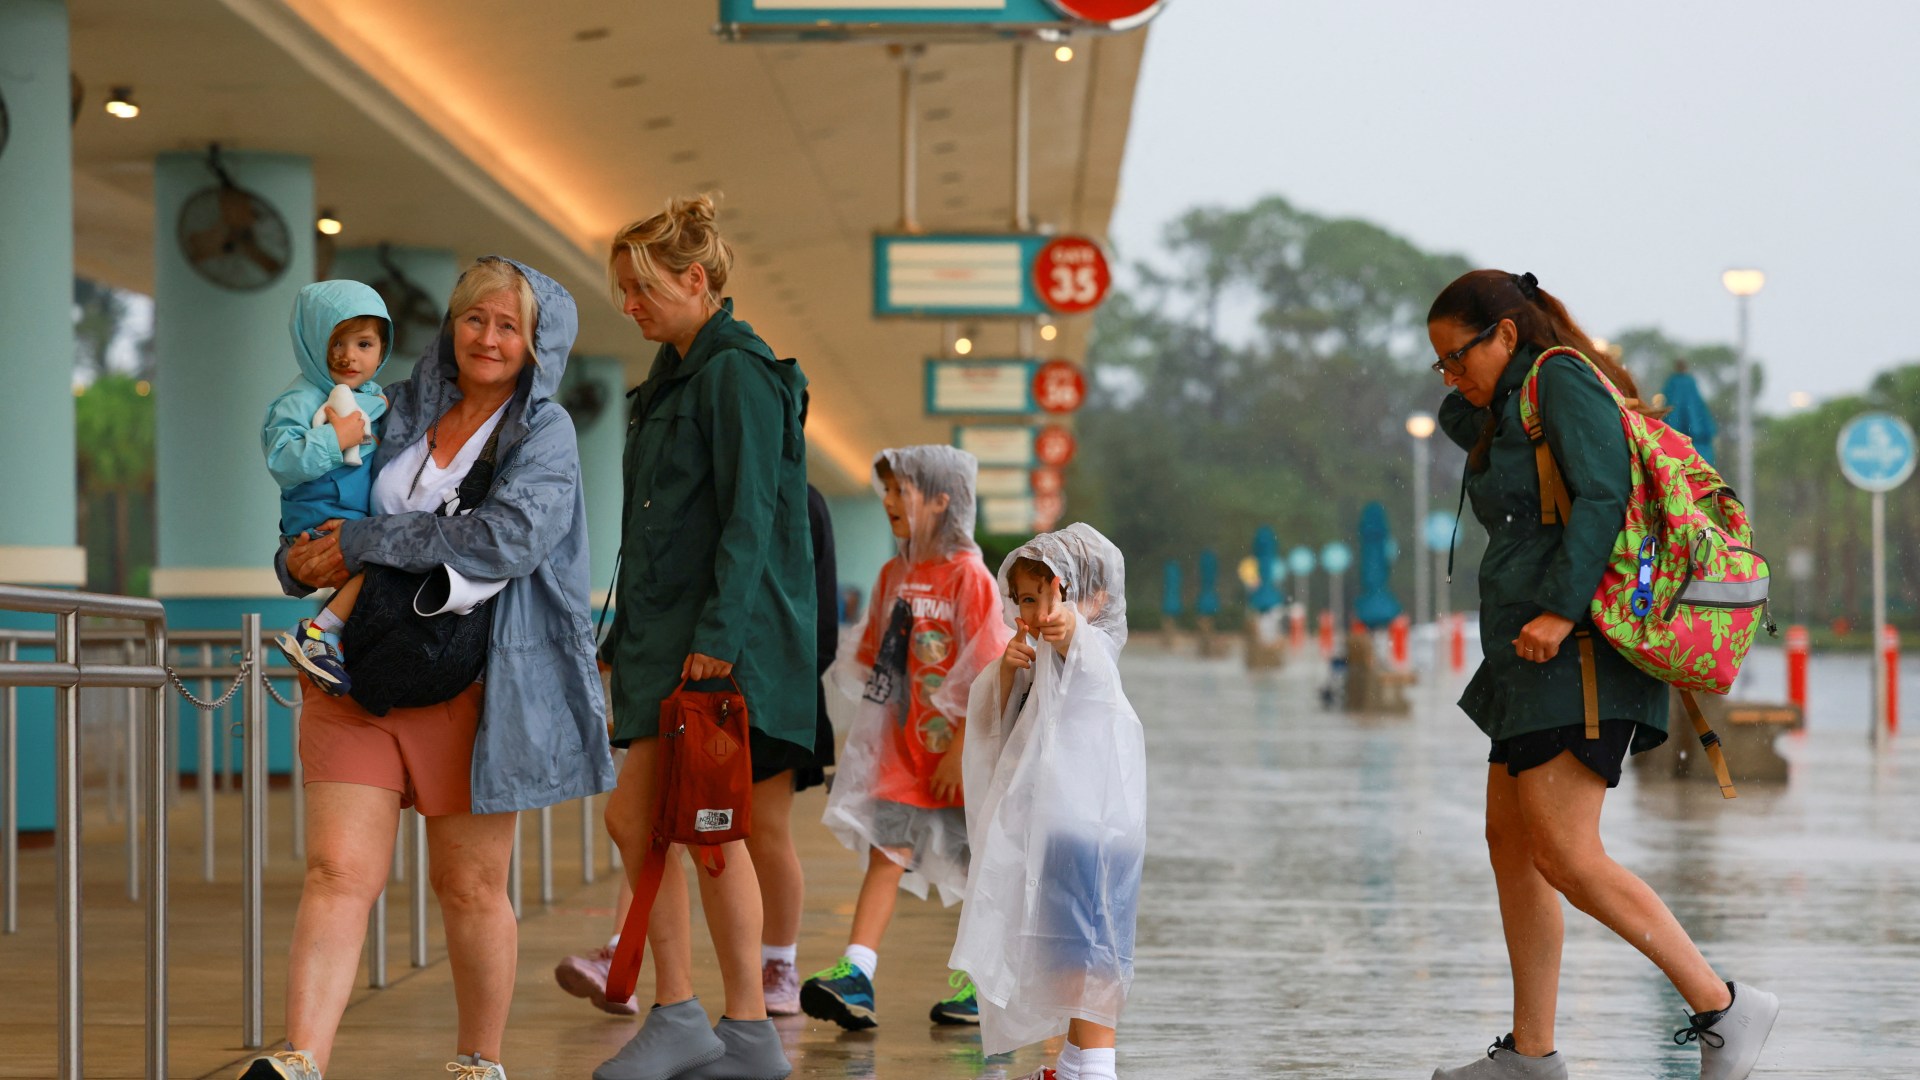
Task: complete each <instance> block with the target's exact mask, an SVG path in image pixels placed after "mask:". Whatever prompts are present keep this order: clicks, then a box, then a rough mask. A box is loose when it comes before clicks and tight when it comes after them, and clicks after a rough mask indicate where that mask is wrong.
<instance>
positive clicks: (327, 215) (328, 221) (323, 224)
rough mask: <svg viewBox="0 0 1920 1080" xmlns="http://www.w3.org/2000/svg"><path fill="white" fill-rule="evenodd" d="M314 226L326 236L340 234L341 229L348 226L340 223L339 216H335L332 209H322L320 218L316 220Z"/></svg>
mask: <svg viewBox="0 0 1920 1080" xmlns="http://www.w3.org/2000/svg"><path fill="white" fill-rule="evenodd" d="M313 227H314V228H316V229H319V230H320V232H321V233H322V234H323V235H326V236H339V235H340V232H341V230H342V229H345V228H346V226H345V225H342V224H340V219H339V218H337V217H334V216H333V211H331V210H322V211H320V220H318V221H316V222H314V223H313Z"/></svg>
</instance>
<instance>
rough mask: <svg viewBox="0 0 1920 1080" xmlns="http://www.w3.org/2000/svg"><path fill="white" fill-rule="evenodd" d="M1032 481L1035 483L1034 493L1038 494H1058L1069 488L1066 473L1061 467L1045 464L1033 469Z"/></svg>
mask: <svg viewBox="0 0 1920 1080" xmlns="http://www.w3.org/2000/svg"><path fill="white" fill-rule="evenodd" d="M1030 483H1031V484H1032V485H1033V493H1034V495H1036V496H1040V495H1058V494H1060V493H1061V492H1063V491H1065V490H1066V489H1067V478H1066V475H1065V474H1063V473H1062V472H1061V471H1060V470H1059V469H1053V468H1048V467H1045V466H1042V467H1041V468H1038V469H1035V470H1033V476H1032V478H1031V480H1030Z"/></svg>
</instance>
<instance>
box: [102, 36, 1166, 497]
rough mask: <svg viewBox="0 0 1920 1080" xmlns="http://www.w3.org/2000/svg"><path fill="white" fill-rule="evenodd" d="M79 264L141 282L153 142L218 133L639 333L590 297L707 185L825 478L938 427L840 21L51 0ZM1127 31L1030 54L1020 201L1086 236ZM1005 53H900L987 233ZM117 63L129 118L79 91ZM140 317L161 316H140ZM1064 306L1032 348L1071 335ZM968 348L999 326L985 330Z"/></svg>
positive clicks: (1068, 352) (892, 127) (946, 176)
mask: <svg viewBox="0 0 1920 1080" xmlns="http://www.w3.org/2000/svg"><path fill="white" fill-rule="evenodd" d="M70 10H71V12H72V22H73V65H74V69H75V71H76V73H77V74H78V75H79V77H80V78H81V79H82V80H83V82H84V83H85V85H86V86H87V88H88V97H87V103H86V105H85V106H84V107H83V108H82V110H81V114H80V119H79V122H78V124H77V126H76V129H75V138H74V159H75V173H76V175H75V216H76V218H77V221H78V240H77V251H76V262H77V264H78V267H79V269H80V272H81V273H82V274H85V275H86V276H89V277H92V278H96V279H99V280H102V281H106V282H111V283H113V284H116V285H121V286H124V287H127V288H132V289H138V290H143V291H144V290H148V289H149V287H150V281H151V276H152V253H153V243H154V236H153V233H154V220H153V209H152V195H151V192H152V170H153V161H154V158H155V155H157V154H159V153H161V152H163V151H172V150H190V149H195V148H202V147H205V146H206V145H207V144H209V143H213V142H218V143H220V144H221V145H222V146H223V147H228V148H232V149H236V150H249V151H283V152H288V153H297V154H302V155H306V156H308V157H310V158H312V160H313V166H314V175H315V185H316V191H317V193H318V194H317V200H318V203H319V205H320V206H322V207H327V208H330V209H332V210H333V211H335V213H336V215H337V216H338V217H339V218H340V220H341V221H342V222H343V223H344V224H345V230H346V231H345V232H344V233H343V234H342V235H341V236H339V237H338V242H339V243H341V244H343V245H361V244H374V243H379V242H383V241H384V242H390V243H394V244H402V245H414V246H422V247H438V248H449V249H452V250H453V251H454V252H455V253H456V254H457V255H458V256H459V257H461V258H462V259H465V258H470V257H472V256H475V255H478V254H482V253H486V252H500V253H503V254H508V255H513V256H515V257H518V258H522V259H525V260H526V261H528V262H530V263H532V264H534V265H537V266H540V267H542V268H543V269H546V270H548V271H549V272H550V273H552V274H553V276H554V277H555V278H557V279H559V280H560V281H561V282H562V283H564V284H565V285H566V286H567V287H568V288H570V289H572V290H574V292H575V293H576V294H577V295H578V296H579V297H580V298H581V300H582V303H581V332H580V342H579V351H581V352H584V353H591V354H604V355H613V356H619V357H622V358H625V359H626V360H627V361H628V365H629V376H630V378H637V377H638V375H639V374H640V373H641V372H643V371H644V365H645V363H646V361H647V360H649V359H650V358H651V355H652V351H653V347H652V346H651V345H649V344H647V343H646V342H645V341H643V340H642V339H641V338H640V336H639V332H638V330H637V329H636V328H634V327H633V326H632V325H631V324H630V323H629V322H627V321H626V320H625V319H624V318H623V317H622V316H621V315H620V313H619V312H618V310H617V309H616V308H615V306H614V305H613V303H612V302H611V301H610V300H607V299H606V297H607V284H606V276H605V273H604V270H603V267H602V258H603V252H604V249H605V246H606V243H607V241H608V239H609V238H610V237H611V236H612V234H613V233H614V231H615V230H616V229H618V228H619V227H620V226H621V225H623V224H625V223H627V222H629V221H632V220H635V219H637V218H640V217H644V216H647V215H649V214H652V213H654V212H655V211H657V210H659V209H660V208H661V207H662V206H663V205H664V203H665V201H666V200H667V199H668V197H670V196H672V195H676V194H686V193H691V192H696V191H717V192H720V193H722V194H723V195H724V198H723V200H722V203H721V219H720V220H721V228H722V231H723V232H724V233H725V234H726V235H727V236H728V238H729V239H730V240H731V241H732V242H733V243H734V245H735V246H736V248H737V249H738V251H739V252H740V256H741V264H740V265H739V266H738V267H737V268H736V272H735V278H734V281H733V283H732V284H731V286H730V289H729V291H730V292H731V293H732V294H733V295H734V296H735V298H736V301H737V306H738V311H739V312H740V314H741V315H742V316H743V317H745V318H746V319H748V320H749V321H751V322H752V323H753V324H754V325H755V326H756V327H757V328H758V329H759V330H760V331H761V332H762V334H763V335H764V336H765V337H766V338H767V340H768V341H769V343H770V344H771V345H772V346H773V347H774V349H775V350H776V351H777V352H779V353H780V354H781V355H788V356H797V357H799V358H800V359H801V362H802V364H803V366H804V367H805V368H806V370H807V372H808V375H809V376H810V377H811V379H812V380H813V386H814V409H813V419H812V421H811V425H810V432H811V435H812V439H813V445H814V449H815V451H816V458H817V459H823V460H824V461H825V462H831V463H832V464H833V465H836V466H838V474H839V475H835V474H834V473H835V470H827V469H818V468H816V470H815V472H816V475H817V478H818V479H819V480H820V481H821V482H823V483H825V484H826V485H828V486H830V487H836V488H840V489H842V490H853V484H854V483H855V478H856V477H857V478H859V479H864V475H865V471H866V468H867V463H868V462H869V461H870V460H871V459H872V455H873V453H874V452H875V451H877V450H878V449H879V448H881V447H883V446H890V445H902V444H907V443H916V442H944V441H946V439H947V437H948V434H949V429H948V426H947V424H948V422H947V421H935V420H932V419H929V418H927V417H925V416H924V415H923V413H922V407H921V378H922V372H921V363H920V361H921V359H922V358H923V357H926V356H928V355H934V354H936V353H937V352H938V350H939V349H940V347H941V342H942V338H941V331H940V328H939V326H938V325H936V324H930V323H927V322H924V321H913V320H887V321H881V320H876V319H874V318H873V317H872V315H871V313H870V309H871V296H872V267H871V259H872V234H873V233H874V232H875V231H876V230H884V229H889V228H892V227H894V226H895V225H896V224H897V223H898V220H899V217H900V180H899V173H900V167H899V160H900V158H899V154H900V150H899V145H900V139H899V126H900V124H899V110H900V99H901V95H900V74H899V73H900V68H899V65H898V63H897V62H896V60H895V59H893V58H892V57H890V56H889V55H888V53H887V52H886V50H885V49H883V48H881V47H879V46H875V45H864V44H815V43H809V44H781V45H757V44H739V43H729V42H726V41H722V40H720V39H718V38H716V37H715V36H714V34H713V33H712V26H713V23H714V17H715V10H714V7H713V5H712V4H711V3H710V2H706V0H678V2H675V3H672V4H638V3H634V2H633V0H572V2H569V3H567V4H564V5H554V4H527V3H524V2H519V0H513V2H509V0H410V2H408V3H405V4H395V3H391V2H388V0H168V2H167V3H164V4H155V3H151V2H150V0H71V4H70ZM1144 34H1145V32H1144V31H1133V32H1130V33H1126V34H1118V35H1110V36H1101V37H1092V38H1076V39H1075V40H1074V50H1075V56H1074V58H1073V59H1072V60H1071V61H1070V62H1065V63H1063V62H1059V61H1057V60H1056V59H1055V58H1054V57H1053V55H1052V53H1051V51H1049V50H1045V49H1038V48H1036V49H1034V50H1033V52H1032V53H1031V55H1030V60H1029V62H1030V63H1031V64H1032V65H1033V74H1034V79H1033V144H1032V145H1033V173H1032V207H1033V213H1034V216H1035V218H1036V219H1037V220H1038V221H1039V222H1040V223H1041V224H1042V225H1043V226H1047V227H1051V228H1055V229H1058V230H1059V231H1062V232H1083V233H1087V234H1090V235H1094V236H1102V235H1104V233H1105V229H1106V226H1107V222H1108V219H1109V217H1110V216H1111V213H1112V209H1113V204H1114V201H1115V198H1116V195H1117V191H1116V189H1117V185H1118V176H1119V169H1120V163H1121V156H1122V152H1123V149H1124V146H1125V142H1126V135H1127V127H1128V121H1129V116H1130V113H1131V110H1132V101H1133V92H1134V86H1135V82H1136V79H1137V76H1138V71H1139V65H1140V59H1141V54H1142V50H1143V49H1144V46H1145V38H1144ZM1012 57H1013V47H1012V46H1010V45H1006V44H949V45H937V46H934V47H932V48H930V49H929V51H928V52H927V53H926V55H925V56H924V57H922V58H921V59H920V60H919V61H918V64H917V66H916V69H915V70H916V80H917V94H918V112H919V121H920V123H919V132H920V146H921V154H920V158H919V162H920V176H921V182H920V185H919V203H920V213H919V217H920V222H921V224H922V225H923V226H924V227H925V228H927V229H929V230H939V231H994V230H1001V229H1005V228H1007V227H1008V224H1009V221H1010V218H1011V214H1012V206H1011V201H1012V192H1013V184H1012V168H1013V167H1012V161H1013V124H1012V112H1013V105H1012V102H1013V78H1012ZM112 86H129V87H132V88H133V90H134V94H135V100H136V101H137V102H138V104H139V105H140V107H141V109H142V112H141V114H140V116H139V117H138V118H137V119H134V120H126V121H122V120H116V119H114V118H112V117H110V116H108V115H107V114H106V113H105V112H103V111H102V110H101V109H100V107H99V103H100V101H101V99H102V96H103V94H104V91H106V90H107V88H109V87H112ZM162 317H165V316H164V314H163V315H162ZM1087 322H1088V320H1087V319H1086V318H1085V317H1080V318H1074V319H1063V320H1060V323H1059V324H1060V329H1061V335H1060V338H1059V339H1058V340H1056V341H1054V342H1052V343H1050V345H1048V347H1047V348H1048V350H1049V352H1051V353H1053V354H1056V355H1062V356H1068V357H1076V358H1077V357H1078V356H1079V355H1080V354H1081V353H1082V352H1083V351H1084V348H1085V335H1086V330H1087ZM979 332H980V334H982V335H984V340H983V341H982V342H981V350H982V354H984V355H992V354H995V353H1000V354H1006V353H1009V352H1011V350H1012V347H1013V344H1014V332H1013V330H1012V329H1011V328H1010V327H1007V326H999V327H995V326H985V327H981V328H980V331H979Z"/></svg>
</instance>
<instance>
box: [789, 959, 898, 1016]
mask: <svg viewBox="0 0 1920 1080" xmlns="http://www.w3.org/2000/svg"><path fill="white" fill-rule="evenodd" d="M800 1008H801V1009H803V1010H805V1012H806V1014H807V1015H808V1016H811V1017H813V1018H814V1019H815V1020H831V1021H833V1022H834V1023H836V1024H839V1025H840V1026H841V1027H843V1028H846V1029H847V1030H848V1031H865V1030H866V1029H868V1028H872V1027H879V1026H880V1020H879V1018H878V1016H877V1015H876V1009H875V1008H874V1001H873V980H872V979H869V978H867V977H866V975H865V974H864V973H862V972H861V970H860V969H859V968H857V967H854V966H853V961H851V960H848V959H847V958H846V957H844V956H843V957H841V958H840V962H839V963H838V964H835V965H834V966H832V967H830V968H828V969H827V970H825V971H820V972H816V973H814V976H813V978H811V979H808V980H807V981H806V982H805V983H803V984H802V985H801V987H800Z"/></svg>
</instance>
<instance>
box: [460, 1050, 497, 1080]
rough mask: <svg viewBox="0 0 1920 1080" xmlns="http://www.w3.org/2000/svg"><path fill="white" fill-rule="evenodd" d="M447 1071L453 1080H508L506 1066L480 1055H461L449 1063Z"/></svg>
mask: <svg viewBox="0 0 1920 1080" xmlns="http://www.w3.org/2000/svg"><path fill="white" fill-rule="evenodd" d="M447 1071H448V1072H450V1073H452V1074H453V1080H507V1069H506V1066H504V1065H502V1064H500V1063H499V1062H497V1061H488V1060H487V1059H486V1058H483V1057H481V1056H480V1055H478V1054H461V1055H460V1056H459V1057H457V1058H455V1059H454V1060H452V1061H449V1062H447Z"/></svg>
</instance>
